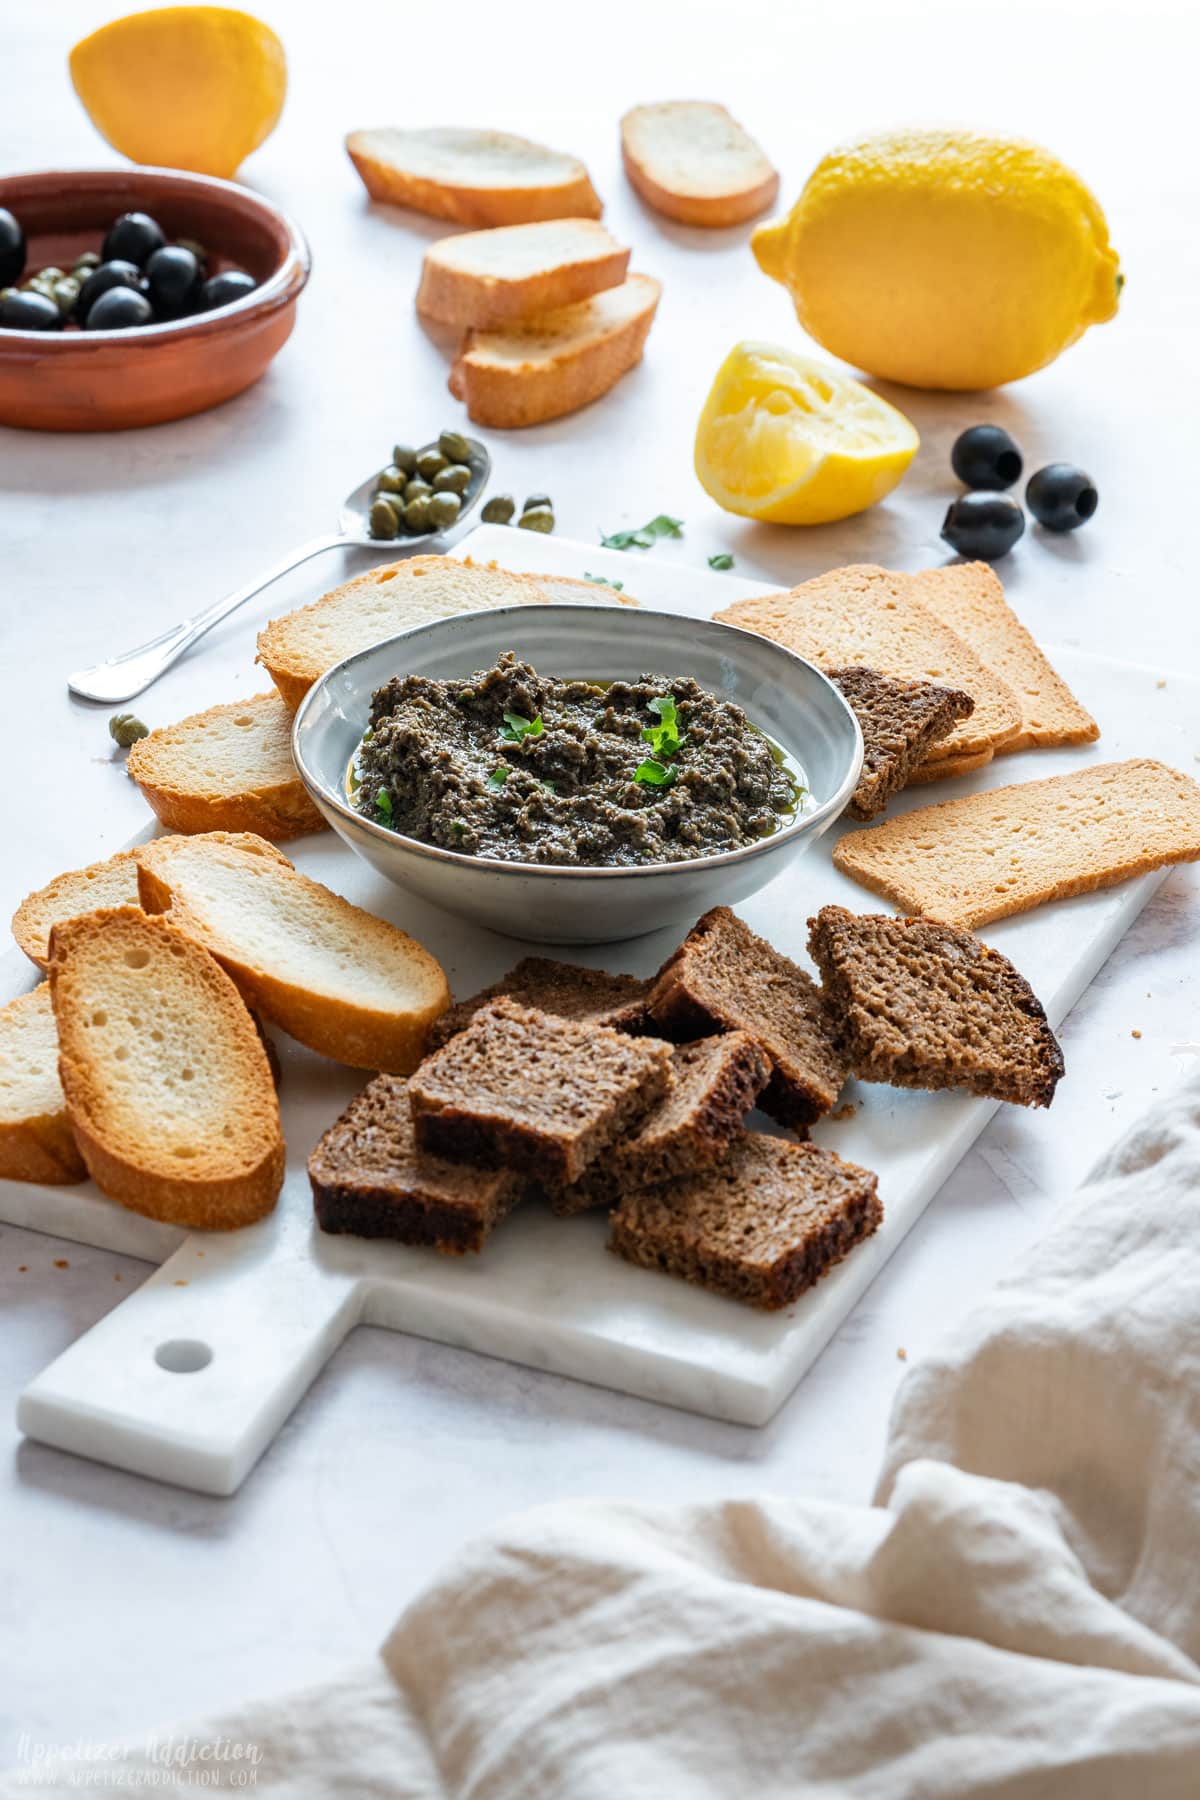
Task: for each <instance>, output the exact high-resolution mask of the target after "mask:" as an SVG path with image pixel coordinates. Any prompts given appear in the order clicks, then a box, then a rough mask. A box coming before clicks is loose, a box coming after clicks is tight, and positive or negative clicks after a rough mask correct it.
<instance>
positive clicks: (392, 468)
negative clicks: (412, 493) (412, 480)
mask: <svg viewBox="0 0 1200 1800" xmlns="http://www.w3.org/2000/svg"><path fill="white" fill-rule="evenodd" d="M407 480H408V476H407V475H406V474H405V473H404V470H403V469H398V468H397V467H396V465H395V463H389V464H388V466H387V468H386V469H381V470H380V471H379V474H378V475H377V477H376V479H375V486H376V487H377V488H379V489H380V491H381V492H382V493H385V494H402V493H403V492H404V484H405V482H406V481H407Z"/></svg>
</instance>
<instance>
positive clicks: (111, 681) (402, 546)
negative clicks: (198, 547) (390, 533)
mask: <svg viewBox="0 0 1200 1800" xmlns="http://www.w3.org/2000/svg"><path fill="white" fill-rule="evenodd" d="M466 442H467V444H468V445H469V446H470V455H469V456H468V458H467V464H468V467H469V468H470V471H471V481H470V485H469V486H468V488H467V491H466V493H465V494H463V495H462V506H461V509H460V511H459V515H458V520H456V524H457V523H458V522H459V521H461V520H463V519H465V518H466V516H467V514H468V513H469V512H470V511H471V510H472V508H473V507H474V505H475V503H476V501H477V500H478V499H479V496H480V494H482V492H483V490H484V488H485V487H486V486H487V484H488V478H489V476H490V475H491V472H492V460H491V457H490V456H489V455H488V453H487V450H486V449H485V447H484V446H483V445H482V444H481V443H480V442H479V440H478V439H477V438H467V439H466ZM425 448H426V449H431V450H435V449H436V448H437V445H436V444H429V445H426V446H425ZM378 482H379V474H378V471H376V472H375V473H374V474H371V475H368V476H367V479H366V480H365V481H361V482H360V483H359V484H358V486H357V487H356V488H355V490H354V492H353V493H352V494H348V495H347V496H346V499H345V501H344V502H343V504H342V510H341V512H340V514H339V515H338V528H337V531H336V532H332V533H330V535H329V536H328V537H318V538H312V539H311V540H310V541H309V542H308V543H307V544H301V545H300V547H299V549H296V550H292V551H291V552H290V553H289V554H288V555H287V556H285V557H284V559H283V561H282V562H281V563H276V564H275V566H274V568H271V569H268V570H267V571H266V573H265V574H262V575H256V576H255V577H254V580H253V581H251V582H248V583H247V585H246V586H245V587H242V588H238V590H237V592H236V593H233V594H226V596H225V598H224V599H223V600H217V601H215V602H214V603H213V605H212V606H210V607H207V608H206V609H205V611H204V612H202V613H197V614H196V616H195V618H194V619H183V620H182V621H181V622H180V623H179V624H178V625H173V626H172V627H171V629H170V631H164V632H162V633H161V634H160V635H159V636H158V637H156V638H151V639H150V641H149V642H148V643H145V644H138V645H137V646H136V647H135V648H134V649H132V650H126V651H124V652H123V654H122V655H120V656H113V657H110V658H109V660H108V661H107V662H102V663H97V664H96V666H95V668H92V669H76V670H75V672H74V674H73V675H68V676H67V686H68V687H69V688H70V690H71V692H72V693H73V694H78V695H79V697H80V699H82V700H102V701H104V702H106V703H107V704H109V705H112V704H113V703H114V702H115V701H117V700H132V698H133V696H134V695H135V694H140V693H141V692H142V690H143V688H148V687H149V686H150V684H151V682H153V681H157V680H158V678H159V676H160V675H165V674H166V672H167V670H168V669H169V668H170V667H171V665H172V663H176V662H178V661H179V658H180V657H181V656H182V655H183V653H184V651H185V650H190V649H191V647H192V645H193V644H195V643H197V642H198V641H199V640H200V639H201V638H202V637H203V636H204V634H205V632H207V631H211V630H212V628H213V626H214V625H219V624H220V622H221V620H222V619H227V618H228V617H229V615H230V613H231V612H236V611H237V609H238V607H239V606H244V605H245V603H246V601H247V600H252V599H253V598H254V596H255V594H257V593H260V592H261V591H262V589H263V588H265V587H269V586H270V584H271V582H273V581H278V580H279V578H280V576H281V575H286V574H287V573H288V572H289V570H291V569H296V568H299V566H300V564H301V563H304V562H307V561H308V559H309V558H310V557H311V556H320V555H321V553H322V552H323V551H325V550H341V549H345V548H349V547H362V548H363V549H367V550H380V551H382V552H384V553H385V554H386V553H387V552H388V551H392V552H396V551H399V552H400V553H401V554H403V555H407V553H408V552H409V551H410V550H416V549H418V548H419V547H420V546H421V545H423V544H428V543H432V542H433V541H434V540H435V539H436V538H439V537H443V536H444V535H445V534H444V533H443V532H438V531H425V532H422V533H421V534H420V535H419V536H418V535H415V534H414V535H409V534H407V533H405V534H402V535H401V536H400V537H397V538H377V537H372V536H371V533H370V530H369V515H370V511H371V497H372V495H373V494H374V493H375V492H376V491H377V487H378Z"/></svg>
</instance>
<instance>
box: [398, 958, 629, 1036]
mask: <svg viewBox="0 0 1200 1800" xmlns="http://www.w3.org/2000/svg"><path fill="white" fill-rule="evenodd" d="M651 985H652V984H651V983H650V982H649V981H645V980H643V979H642V978H641V977H640V976H638V975H610V974H609V973H608V971H607V969H583V968H579V967H577V965H576V964H574V963H563V962H554V961H553V960H552V959H551V958H550V957H548V956H523V957H522V958H521V960H520V962H519V963H516V964H515V965H514V966H513V967H512V968H511V969H510V970H509V971H508V974H507V975H502V976H501V977H500V980H499V981H494V982H493V983H492V985H491V987H486V988H482V989H481V990H480V992H479V993H478V994H473V995H472V996H471V998H470V999H469V1000H460V1001H459V1002H458V1004H457V1005H456V1006H452V1007H450V1009H449V1011H448V1012H444V1013H443V1014H442V1016H441V1018H440V1019H436V1020H435V1021H434V1024H433V1026H432V1028H431V1030H430V1033H429V1048H430V1050H440V1049H441V1047H442V1045H443V1044H448V1043H449V1042H450V1039H451V1038H452V1037H456V1036H457V1035H458V1033H459V1032H460V1031H462V1030H463V1029H464V1028H465V1027H466V1026H468V1025H469V1024H470V1023H471V1020H472V1019H473V1018H474V1017H475V1014H476V1013H477V1012H479V1011H480V1009H481V1008H482V1007H484V1006H487V1005H488V1004H489V1003H490V1002H491V1001H492V1000H498V999H500V998H501V996H503V997H505V998H507V999H509V1000H516V1001H517V1002H518V1004H519V1005H521V1006H533V1007H537V1008H538V1010H539V1011H541V1012H547V1013H555V1014H557V1016H558V1017H559V1018H560V1019H577V1020H579V1021H580V1022H581V1023H583V1024H590V1025H609V1026H611V1027H612V1029H613V1030H614V1031H637V1030H638V1028H639V1027H640V1026H641V1025H643V1024H644V1023H645V1018H646V1004H645V1002H646V995H647V994H648V993H649V992H650V988H651Z"/></svg>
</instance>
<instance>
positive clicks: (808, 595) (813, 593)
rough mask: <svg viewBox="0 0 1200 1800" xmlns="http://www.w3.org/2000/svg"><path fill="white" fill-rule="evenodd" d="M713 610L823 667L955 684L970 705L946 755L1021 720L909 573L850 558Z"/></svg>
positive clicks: (991, 742) (1003, 734)
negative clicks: (796, 582) (859, 667)
mask: <svg viewBox="0 0 1200 1800" xmlns="http://www.w3.org/2000/svg"><path fill="white" fill-rule="evenodd" d="M713 616H714V618H717V619H720V620H723V621H724V622H725V624H727V625H740V626H743V627H744V628H745V629H746V630H747V631H757V632H760V633H761V634H762V635H763V636H764V637H769V638H774V639H775V641H776V643H779V644H783V645H784V647H785V648H786V649H788V650H794V651H796V653H797V654H798V655H800V656H805V657H807V658H808V659H809V661H810V662H815V663H816V664H817V665H818V666H819V667H820V668H823V669H829V668H834V669H836V668H845V667H848V666H849V665H851V664H858V663H862V664H864V665H865V666H866V667H867V668H869V669H881V670H882V671H883V672H884V674H886V675H902V676H906V677H908V678H909V679H912V680H917V681H932V682H935V683H936V684H937V685H938V686H939V687H951V688H961V689H962V690H963V692H964V693H967V694H970V696H971V698H972V699H973V700H974V702H975V710H974V712H973V713H972V714H971V716H970V718H969V719H963V720H960V721H959V723H958V724H957V725H956V726H955V728H954V730H953V731H952V732H951V733H950V735H949V736H948V737H946V738H944V739H943V740H942V743H941V745H940V748H941V749H943V750H944V752H945V754H946V755H947V756H965V755H968V754H970V753H971V752H974V751H978V750H994V749H995V748H996V746H997V745H998V744H1001V743H1003V742H1005V741H1006V740H1007V739H1008V738H1011V737H1012V736H1013V734H1014V733H1015V732H1016V730H1017V729H1018V727H1019V726H1020V723H1021V709H1020V707H1019V705H1018V703H1017V697H1016V695H1015V694H1014V693H1013V691H1012V689H1011V688H1010V687H1009V685H1008V683H1007V682H1005V681H1003V680H1002V679H1001V677H1000V676H999V675H997V674H996V673H995V672H994V670H992V669H990V668H988V667H987V666H986V665H985V664H984V662H983V661H982V660H981V658H980V657H979V656H978V655H976V653H975V651H974V650H972V648H971V646H970V645H969V644H967V643H966V642H964V640H963V639H962V638H960V637H959V636H958V634H957V632H954V631H952V630H951V629H950V627H949V626H948V625H946V624H944V623H943V621H942V620H941V619H939V618H938V616H937V614H936V613H934V612H931V611H930V609H929V608H928V607H927V606H922V605H921V604H920V602H919V601H918V600H917V598H916V594H915V592H914V589H913V586H912V578H911V576H908V575H898V574H895V573H893V571H891V570H890V569H880V568H876V567H875V566H874V565H873V564H871V563H859V564H854V565H852V566H850V567H848V568H844V569H831V570H830V571H829V573H828V574H827V575H818V576H816V577H815V579H813V580H812V581H805V582H803V583H802V584H801V586H799V587H796V588H792V589H791V590H790V592H788V593H786V594H764V595H762V596H761V597H759V598H756V599H752V600H737V601H735V602H734V604H733V605H732V606H727V607H725V608H723V610H722V611H721V612H718V613H715V614H714V615H713Z"/></svg>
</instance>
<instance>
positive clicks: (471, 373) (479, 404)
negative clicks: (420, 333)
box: [450, 275, 662, 430]
mask: <svg viewBox="0 0 1200 1800" xmlns="http://www.w3.org/2000/svg"><path fill="white" fill-rule="evenodd" d="M661 292H662V288H661V286H660V284H659V283H658V282H657V281H655V280H654V278H653V276H650V275H631V276H630V277H629V279H628V280H627V281H625V282H623V283H622V285H621V286H620V287H617V288H609V289H608V291H607V292H606V293H603V294H596V295H594V296H593V298H592V299H590V300H580V301H579V302H577V304H576V305H574V306H564V307H560V308H559V310H558V311H557V312H551V313H545V314H543V315H542V317H541V318H539V319H530V320H528V321H527V322H526V323H525V324H523V325H514V326H511V327H510V328H509V329H508V330H507V331H471V332H468V334H467V338H466V342H465V343H464V345H463V347H462V350H461V351H460V352H459V355H458V357H457V359H456V361H455V363H454V366H453V368H452V369H451V371H450V392H451V393H452V394H454V395H455V397H456V398H457V399H459V400H463V401H465V402H466V407H467V411H468V413H469V414H470V416H471V418H472V419H474V421H475V423H476V424H477V425H489V426H492V427H493V428H497V429H500V430H505V429H510V428H515V427H519V426H522V425H540V424H541V423H542V422H543V420H545V419H557V418H561V417H562V415H563V414H564V413H571V412H577V411H578V409H579V408H580V407H581V406H587V405H589V404H590V403H591V401H593V400H598V399H599V398H600V396H601V394H606V393H607V392H608V390H609V388H611V387H613V386H614V385H615V384H616V383H617V382H618V381H619V380H620V379H621V376H622V375H624V374H626V373H627V372H628V371H629V370H630V369H632V368H633V367H634V366H635V364H637V363H639V362H640V361H641V358H642V351H643V350H644V348H645V345H646V339H647V337H648V336H649V332H650V327H651V325H652V324H653V323H654V314H655V311H656V309H657V307H658V300H659V295H660V294H661Z"/></svg>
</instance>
